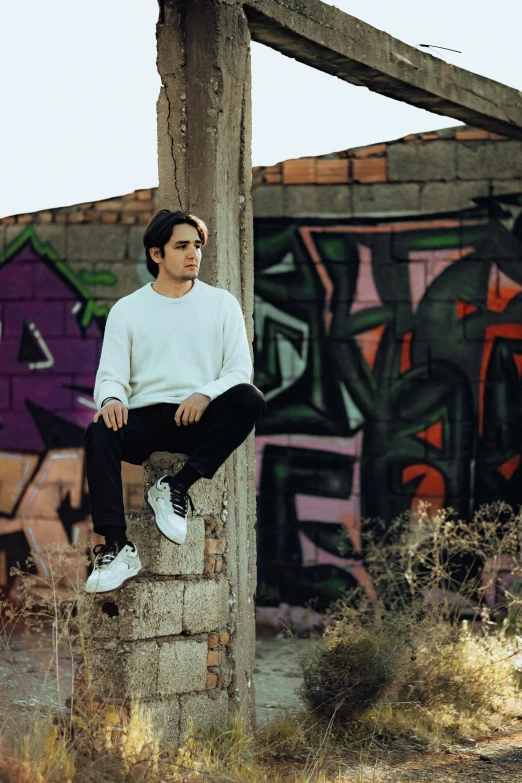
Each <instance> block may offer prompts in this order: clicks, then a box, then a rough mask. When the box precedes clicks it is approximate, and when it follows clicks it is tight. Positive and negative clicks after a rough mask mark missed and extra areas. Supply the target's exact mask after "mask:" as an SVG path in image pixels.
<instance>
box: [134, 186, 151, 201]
mask: <svg viewBox="0 0 522 783" xmlns="http://www.w3.org/2000/svg"><path fill="white" fill-rule="evenodd" d="M136 196H137V198H138V200H139V201H150V200H151V198H152V190H151V189H150V188H145V189H144V190H137V191H136Z"/></svg>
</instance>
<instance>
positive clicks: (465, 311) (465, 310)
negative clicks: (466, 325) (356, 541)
mask: <svg viewBox="0 0 522 783" xmlns="http://www.w3.org/2000/svg"><path fill="white" fill-rule="evenodd" d="M477 310H478V307H477V306H476V305H474V304H471V302H465V301H464V300H463V299H457V303H456V312H455V315H456V317H457V321H460V319H461V318H466V316H467V315H471V314H472V313H474V312H476V311H477Z"/></svg>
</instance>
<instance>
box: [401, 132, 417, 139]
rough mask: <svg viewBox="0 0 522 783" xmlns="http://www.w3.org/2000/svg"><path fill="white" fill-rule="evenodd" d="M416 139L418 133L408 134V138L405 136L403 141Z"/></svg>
mask: <svg viewBox="0 0 522 783" xmlns="http://www.w3.org/2000/svg"><path fill="white" fill-rule="evenodd" d="M416 138H417V134H416V133H408V135H407V136H403V137H402V140H403V141H414V140H415V139H416Z"/></svg>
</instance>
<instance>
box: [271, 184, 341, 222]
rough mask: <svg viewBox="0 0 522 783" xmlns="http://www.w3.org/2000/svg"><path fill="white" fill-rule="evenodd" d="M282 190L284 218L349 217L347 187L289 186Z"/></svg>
mask: <svg viewBox="0 0 522 783" xmlns="http://www.w3.org/2000/svg"><path fill="white" fill-rule="evenodd" d="M283 190H284V193H283V213H282V214H283V215H284V217H314V216H315V217H338V216H341V215H342V216H345V217H350V215H351V206H352V205H351V196H350V186H349V185H289V186H287V187H285V188H284V189H283ZM280 214H281V213H280Z"/></svg>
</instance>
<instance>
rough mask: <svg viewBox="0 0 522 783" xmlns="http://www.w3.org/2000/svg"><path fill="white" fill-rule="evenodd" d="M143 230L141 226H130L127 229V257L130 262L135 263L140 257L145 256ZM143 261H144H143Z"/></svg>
mask: <svg viewBox="0 0 522 783" xmlns="http://www.w3.org/2000/svg"><path fill="white" fill-rule="evenodd" d="M143 232H144V230H143V227H142V226H132V227H131V228H130V229H129V234H128V250H127V257H128V259H129V261H131V262H134V263H136V262H137V261H139V260H140V259H141V258H143V259H144V258H145V249H144V247H143ZM143 263H145V261H144V262H143Z"/></svg>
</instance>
